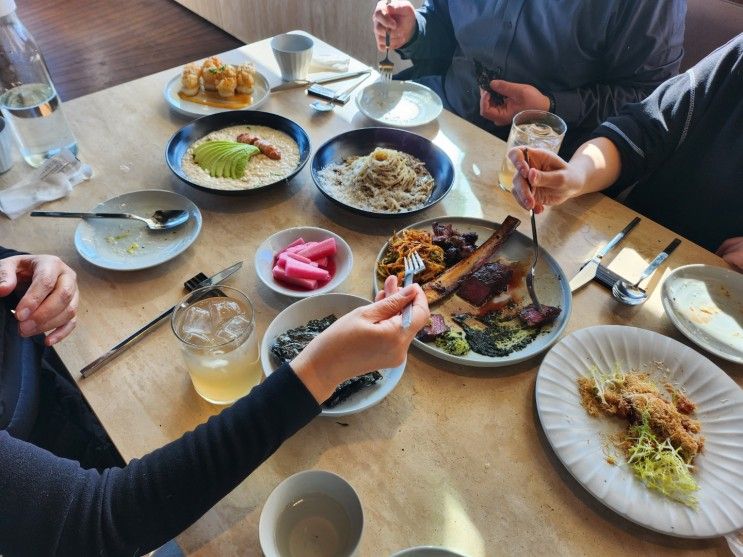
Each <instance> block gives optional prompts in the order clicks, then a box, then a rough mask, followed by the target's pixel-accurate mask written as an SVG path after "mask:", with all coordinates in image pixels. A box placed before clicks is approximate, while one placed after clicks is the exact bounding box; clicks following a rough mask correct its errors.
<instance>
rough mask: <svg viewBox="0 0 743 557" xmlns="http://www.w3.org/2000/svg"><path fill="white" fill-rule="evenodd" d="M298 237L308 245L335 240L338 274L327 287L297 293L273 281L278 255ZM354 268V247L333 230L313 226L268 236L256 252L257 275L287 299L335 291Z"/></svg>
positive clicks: (290, 229)
mask: <svg viewBox="0 0 743 557" xmlns="http://www.w3.org/2000/svg"><path fill="white" fill-rule="evenodd" d="M299 237H301V238H303V239H304V241H305V242H319V241H321V240H325V239H327V238H335V246H336V249H337V251H336V254H335V256H334V257H335V275H334V276H333V278H332V279H330V282H329V283H328V284H326V285H325V286H322V287H321V288H316V289H315V290H296V289H294V288H289V287H287V286H284V285H283V284H281V283H279V282H277V281H276V280H275V279H274V278H273V273H272V270H273V264H274V258H275V257H276V254H277V253H279V252H280V251H281V250H283V249H284V248H285V247H286V246H288V245H289V244H290V243H291V242H293V241H294V240H296V239H297V238H299ZM351 267H353V253H351V247H350V246H349V245H348V244H347V243H346V241H345V240H344V239H343V238H341V237H340V236H338V234H336V233H334V232H331V231H330V230H325V229H324V228H315V227H314V226H297V227H295V228H287V229H286V230H282V231H281V232H277V233H276V234H274V235H273V236H269V237H268V239H266V240H265V241H264V242H263V243H262V244H261V245H260V246H258V249H257V250H256V252H255V272H256V273H257V274H258V278H259V279H261V282H263V284H265V285H266V286H268V287H269V288H270V289H271V290H273V291H274V292H278V293H279V294H283V295H284V296H291V297H292V298H307V297H309V296H315V295H317V294H324V293H326V292H330V291H331V290H334V289H335V288H337V287H338V286H340V285H341V283H342V282H343V281H344V280H346V278H348V275H349V273H350V272H351Z"/></svg>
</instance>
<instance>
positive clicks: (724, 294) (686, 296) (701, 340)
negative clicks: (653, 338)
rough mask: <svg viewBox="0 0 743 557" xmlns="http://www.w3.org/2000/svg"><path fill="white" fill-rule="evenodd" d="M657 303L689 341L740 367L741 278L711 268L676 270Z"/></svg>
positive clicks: (742, 343) (742, 353)
mask: <svg viewBox="0 0 743 557" xmlns="http://www.w3.org/2000/svg"><path fill="white" fill-rule="evenodd" d="M661 300H662V301H663V308H664V309H665V310H666V314H667V315H668V318H669V319H670V320H671V321H673V324H674V325H676V327H677V328H678V330H679V331H681V332H682V333H683V334H684V335H686V336H687V337H688V338H689V340H691V341H693V342H695V343H696V344H697V345H698V346H701V347H702V348H704V349H705V350H709V351H710V352H712V353H713V354H715V355H717V356H720V357H721V358H725V359H726V360H730V361H731V362H736V363H739V364H743V274H741V273H737V272H735V271H732V270H730V269H724V268H722V267H713V266H711V265H687V266H685V267H679V268H678V269H675V270H674V271H673V272H672V273H671V274H670V275H668V276H667V277H666V279H665V281H663V290H662V291H661Z"/></svg>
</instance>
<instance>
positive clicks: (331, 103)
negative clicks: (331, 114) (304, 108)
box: [310, 72, 371, 112]
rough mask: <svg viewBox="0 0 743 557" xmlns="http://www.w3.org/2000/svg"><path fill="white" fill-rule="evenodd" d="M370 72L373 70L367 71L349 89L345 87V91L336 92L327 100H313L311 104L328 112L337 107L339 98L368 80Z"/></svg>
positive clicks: (321, 110) (316, 108)
mask: <svg viewBox="0 0 743 557" xmlns="http://www.w3.org/2000/svg"><path fill="white" fill-rule="evenodd" d="M370 74H371V72H366V73H365V74H364V77H363V78H362V79H360V80H359V81H357V82H356V83H354V84H353V85H351V86H350V87H349V88H348V89H344V90H343V91H340V92H338V93H336V94H335V95H333V97H332V98H330V99H328V100H327V101H325V102H320V101H319V100H318V101H314V102H311V103H310V106H311V107H312V108H314V109H315V110H317V111H319V112H328V111H330V110H333V109H334V108H335V103H336V101H337V100H338V99H340V98H341V97H345V96H346V95H348V94H349V93H351V92H352V91H353V90H354V89H356V87H358V86H359V85H361V84H362V83H364V81H366V78H368V77H369V75H370Z"/></svg>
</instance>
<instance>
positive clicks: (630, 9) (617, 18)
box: [400, 0, 686, 153]
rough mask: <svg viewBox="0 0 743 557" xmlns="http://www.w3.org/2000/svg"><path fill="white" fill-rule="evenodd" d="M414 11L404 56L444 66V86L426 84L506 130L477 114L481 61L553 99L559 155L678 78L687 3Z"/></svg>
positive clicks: (460, 2) (467, 4)
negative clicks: (559, 128) (561, 123)
mask: <svg viewBox="0 0 743 557" xmlns="http://www.w3.org/2000/svg"><path fill="white" fill-rule="evenodd" d="M416 13H417V19H418V31H417V35H416V36H415V37H414V39H413V40H412V41H411V42H410V43H408V44H407V45H405V46H404V47H403V48H402V49H400V53H401V54H402V55H403V56H404V57H407V58H411V59H412V60H413V61H414V63H423V64H424V65H437V66H438V67H439V69H440V73H441V74H442V75H441V76H440V77H438V78H437V79H438V82H439V83H438V84H437V83H436V82H435V81H434V82H431V81H428V80H424V81H423V82H424V83H427V84H429V85H432V87H433V88H434V89H437V92H438V93H439V94H440V95H442V96H443V98H444V100H445V102H446V104H447V105H448V106H449V107H450V108H451V109H452V110H453V111H454V112H455V113H457V114H458V115H459V116H462V117H463V118H465V119H467V120H470V121H472V122H474V123H476V124H477V125H479V126H481V127H483V128H485V129H488V130H490V131H494V132H495V133H497V134H498V135H499V136H501V137H502V138H503V139H505V138H506V137H507V136H508V129H509V127H510V126H505V127H502V128H497V127H495V126H494V125H493V124H492V122H489V121H488V120H485V119H484V118H482V117H481V116H480V108H479V103H480V93H479V87H478V85H477V81H476V78H475V68H474V62H473V61H474V60H478V61H479V62H481V63H483V64H484V65H485V66H487V67H488V68H490V69H491V70H493V71H495V72H496V74H497V76H498V77H497V78H498V79H504V80H506V81H512V82H515V83H528V84H531V85H533V86H535V87H536V88H537V89H539V90H540V91H542V92H543V93H545V94H546V93H549V94H551V95H552V96H553V97H554V99H555V112H556V113H557V114H558V115H559V116H561V117H562V118H563V119H564V120H565V122H566V123H567V125H568V135H567V136H566V138H565V140H564V142H563V145H564V146H565V150H563V151H562V152H563V153H571V152H572V150H573V149H574V148H575V147H577V146H578V145H579V144H580V143H581V142H582V141H583V140H585V139H586V138H587V137H588V135H589V134H590V133H591V131H593V130H594V129H595V128H596V126H598V125H599V124H600V123H601V122H603V121H604V120H605V119H606V118H607V117H609V116H612V115H614V114H616V113H617V112H618V111H619V108H621V107H622V106H623V105H624V104H625V103H628V102H637V101H639V100H642V99H643V98H645V97H646V96H647V95H649V94H650V93H651V92H652V91H653V89H655V87H657V86H658V85H660V84H661V83H662V82H663V81H665V80H666V79H668V78H670V77H672V76H674V75H676V74H677V73H678V70H679V66H680V64H681V58H682V55H683V39H684V21H685V16H686V1H685V0H661V1H659V0H528V1H527V0H478V1H473V0H426V1H425V2H424V3H423V6H422V7H421V8H420V9H419V10H417V12H416ZM432 63H433V64H432Z"/></svg>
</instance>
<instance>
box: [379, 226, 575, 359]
mask: <svg viewBox="0 0 743 557" xmlns="http://www.w3.org/2000/svg"><path fill="white" fill-rule="evenodd" d="M434 222H440V223H443V224H452V225H454V228H455V229H456V230H458V231H459V232H477V245H480V244H482V243H483V242H484V241H485V240H487V239H488V238H489V237H490V235H491V234H492V233H493V231H494V230H495V229H496V228H497V227H498V226H499V224H497V223H493V222H491V221H487V220H484V219H476V218H471V217H436V218H432V219H428V220H424V221H421V222H417V223H415V224H411V225H410V226H407V227H406V228H420V229H423V230H427V231H429V232H430V231H431V226H432V225H433V223H434ZM532 245H533V244H532V241H531V238H527V237H526V236H524V235H523V234H521V232H518V231H516V232H514V233H513V234H512V235H511V237H510V238H509V239H508V241H507V242H506V243H505V244H504V245H503V246H502V247H501V249H500V250H498V252H497V254H496V256H497V257H499V256H504V257H506V258H508V259H510V260H511V261H520V262H521V261H523V262H531V258H532V255H533V250H532ZM386 250H387V242H385V244H384V246H382V249H381V250H380V251H379V253H378V254H377V259H376V261H375V263H374V269H373V270H372V284H374V292H375V293H376V292H379V290H381V288H382V286H383V281H381V280H380V279H379V278H378V277H377V273H376V268H377V263H378V262H379V261H380V260H381V259H382V256H383V255H384V252H385V251H386ZM534 288H535V289H536V292H537V297H538V298H539V301H540V302H541V303H543V304H547V305H551V306H557V307H559V308H562V312H560V315H559V316H558V317H557V319H556V320H555V322H554V323H553V324H552V325H551V327H550V328H549V329H548V330H547V331H546V332H544V333H541V334H540V335H538V336H537V337H536V338H535V339H534V340H533V341H532V342H531V343H530V344H528V345H527V346H526V347H524V348H523V349H522V350H517V351H515V352H513V353H511V354H509V355H508V356H503V357H493V356H483V355H482V354H478V353H476V352H474V351H470V352H469V353H468V354H466V355H465V356H454V355H452V354H449V353H448V352H445V351H444V350H441V349H440V348H438V347H437V346H436V345H435V344H434V343H432V342H421V341H420V340H418V339H415V340H413V344H414V345H415V346H417V347H418V348H420V349H421V350H423V351H424V352H428V353H429V354H431V355H433V356H436V357H437V358H440V359H442V360H446V361H449V362H453V363H456V364H460V365H465V366H473V367H499V366H507V365H512V364H515V363H518V362H522V361H524V360H527V359H529V358H531V357H533V356H536V355H537V354H539V353H541V352H543V351H544V350H546V349H547V348H549V347H550V346H552V345H553V344H554V343H555V342H557V339H558V338H560V335H561V334H562V331H563V330H564V329H565V327H566V326H567V324H568V321H569V320H570V312H571V311H572V308H573V297H572V295H571V293H570V286H569V284H568V279H567V277H566V276H565V273H564V272H563V271H562V269H561V268H560V265H558V264H557V261H555V260H554V259H553V258H552V256H551V255H549V254H548V253H547V252H546V251H545V250H544V248H542V249H541V251H540V253H539V262H538V263H537V271H536V276H535V278H534ZM517 289H518V290H519V294H520V295H522V296H523V297H524V299H526V297H528V294H527V292H526V285H525V284H524V283H523V281H522V284H521V285H520V286H519V287H517ZM525 304H526V303H525ZM525 304H524V305H525ZM431 312H432V313H436V306H433V307H432V308H431Z"/></svg>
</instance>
